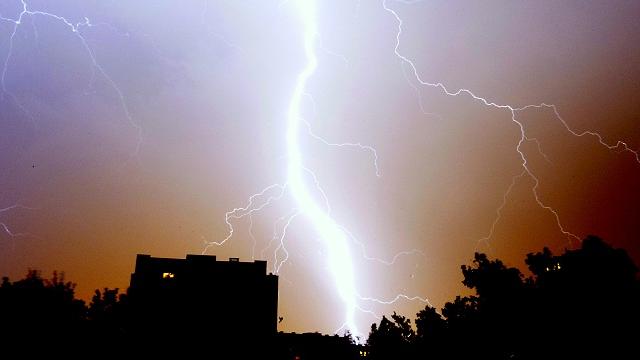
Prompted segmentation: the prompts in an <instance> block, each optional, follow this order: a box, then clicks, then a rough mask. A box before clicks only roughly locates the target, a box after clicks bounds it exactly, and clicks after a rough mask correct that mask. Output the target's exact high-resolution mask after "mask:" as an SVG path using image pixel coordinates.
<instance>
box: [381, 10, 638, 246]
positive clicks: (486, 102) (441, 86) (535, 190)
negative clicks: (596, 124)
mask: <svg viewBox="0 0 640 360" xmlns="http://www.w3.org/2000/svg"><path fill="white" fill-rule="evenodd" d="M382 7H383V8H384V10H385V11H387V12H389V13H390V14H392V15H393V17H394V18H395V20H396V22H397V24H398V27H397V29H398V31H397V32H396V44H395V47H394V53H395V55H396V56H397V57H398V58H399V59H400V60H401V61H402V63H403V64H406V65H408V66H410V68H411V72H412V73H413V77H414V78H415V80H416V81H418V82H419V83H420V84H421V85H423V86H429V87H433V88H439V89H440V90H442V91H443V92H444V93H445V94H446V95H448V96H458V95H462V94H466V95H468V96H470V97H471V98H473V99H474V100H476V101H479V102H480V103H482V104H484V105H485V106H488V107H493V108H496V109H502V110H508V111H509V112H510V113H511V121H512V122H513V123H515V124H516V125H517V126H518V127H519V128H520V140H519V141H518V145H517V146H516V151H517V152H518V154H519V155H520V158H521V159H522V168H523V169H524V172H526V173H527V175H529V177H530V178H531V179H532V180H533V181H534V186H533V187H532V192H533V195H534V198H535V200H536V202H537V203H538V205H539V206H540V207H541V208H543V209H545V210H547V211H549V212H550V213H551V214H552V215H553V217H554V218H555V220H556V225H557V226H558V228H559V229H560V232H562V233H563V234H564V235H565V236H567V237H568V238H573V239H576V240H579V237H578V236H577V235H575V234H573V233H571V232H569V231H568V230H566V229H565V228H564V226H563V225H562V223H561V221H560V216H559V214H558V212H557V211H556V210H555V209H554V208H552V207H550V206H549V205H546V204H545V203H544V202H543V201H542V200H541V199H540V196H539V194H538V187H539V185H540V181H539V179H538V177H537V176H535V175H534V173H533V172H532V171H531V169H530V168H529V167H528V161H527V158H526V156H525V154H524V152H523V151H522V149H521V147H522V144H523V142H524V141H526V140H527V139H528V138H527V136H526V133H525V130H524V125H523V124H522V122H520V121H519V120H518V119H517V118H516V112H518V111H523V110H526V109H529V108H542V107H546V108H551V109H553V111H554V113H555V115H556V117H557V119H558V120H560V122H561V123H562V124H563V126H564V127H565V129H566V130H567V131H568V132H569V133H571V134H572V135H574V136H577V137H582V136H586V135H590V136H594V137H596V138H597V139H598V142H599V143H600V144H601V145H603V146H605V147H606V148H607V149H609V150H613V149H620V148H622V149H623V151H627V152H630V153H632V154H633V155H634V156H635V158H636V162H638V163H640V155H639V153H638V151H636V150H633V149H631V148H630V147H629V146H628V145H627V143H625V142H624V141H618V142H616V144H615V145H611V144H608V143H606V142H605V141H604V139H603V137H602V136H601V135H600V134H598V133H596V132H593V131H583V132H576V131H575V130H573V129H572V128H571V127H570V126H569V124H567V122H566V121H565V120H564V119H563V118H562V117H561V116H560V114H559V112H558V110H557V107H556V106H555V105H552V104H546V103H541V104H539V105H526V106H523V107H520V108H517V107H513V106H511V105H502V104H497V103H495V102H493V101H490V100H487V99H486V98H483V97H480V96H478V95H476V94H475V93H473V92H472V91H471V90H468V89H464V88H461V89H458V90H456V91H450V90H449V89H447V87H446V86H445V85H444V84H442V83H441V82H437V83H431V82H428V81H424V80H423V79H422V78H421V76H420V74H419V73H418V70H417V68H416V66H415V64H414V63H413V61H412V60H411V59H409V58H407V57H406V56H404V55H402V54H401V53H400V50H399V49H400V38H401V36H402V25H403V21H402V18H400V16H399V15H398V13H397V12H396V11H395V10H393V9H391V8H389V7H388V6H387V0H382ZM543 156H544V154H543ZM545 157H546V156H545Z"/></svg>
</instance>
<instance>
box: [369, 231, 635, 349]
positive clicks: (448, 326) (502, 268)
mask: <svg viewBox="0 0 640 360" xmlns="http://www.w3.org/2000/svg"><path fill="white" fill-rule="evenodd" d="M525 263H526V264H527V266H528V268H529V271H530V272H531V276H529V277H527V278H525V277H524V276H523V274H522V273H521V272H520V270H518V269H517V268H513V267H507V266H506V265H505V264H504V263H503V262H502V261H500V260H497V259H495V260H491V259H489V258H488V257H487V255H485V254H480V253H476V254H475V256H474V260H473V262H472V264H471V265H463V266H462V267H461V269H462V274H463V276H464V280H463V281H462V283H463V284H464V285H465V286H467V287H468V288H470V289H472V290H474V291H475V293H476V295H474V296H465V297H460V296H458V297H456V298H455V300H453V301H452V302H448V303H446V304H445V305H444V307H443V308H442V311H441V314H438V312H436V309H435V308H433V307H430V306H426V307H425V309H424V310H421V311H420V312H418V314H417V315H416V329H417V333H416V336H415V337H411V338H409V339H408V342H409V343H410V345H411V344H412V345H414V347H413V348H412V349H413V350H414V351H415V356H416V357H420V358H424V357H433V358H445V359H449V358H450V359H458V358H476V359H541V358H582V357H584V358H587V357H588V358H593V357H600V358H607V359H618V358H628V356H629V354H638V353H639V352H638V346H637V345H636V343H637V339H638V338H639V335H640V332H639V331H638V325H639V324H640V281H638V268H637V267H636V266H635V265H634V263H633V261H632V260H631V258H630V257H629V256H628V255H627V253H626V251H624V250H622V249H615V248H613V247H611V246H610V245H608V244H606V243H605V242H604V241H602V240H601V239H600V238H598V237H595V236H588V237H587V238H585V239H584V240H583V242H582V244H581V247H580V248H579V249H575V250H566V251H565V252H564V253H563V254H562V255H559V256H555V255H553V254H552V252H551V251H550V250H549V249H548V248H544V249H543V250H542V252H539V253H532V254H528V255H527V257H526V260H525ZM398 328H399V326H398V325H397V324H396V323H395V322H391V321H389V320H388V319H387V318H386V317H383V319H382V321H381V322H380V325H379V326H377V325H376V324H374V325H373V326H372V329H371V333H370V341H369V346H370V347H371V353H372V355H373V356H375V357H376V358H381V359H382V358H384V359H393V358H399V356H398V355H399V354H401V352H402V351H404V350H402V349H406V348H411V347H410V346H408V345H407V343H406V342H401V341H399V340H398V339H399V338H401V337H400V336H399V335H398V334H399V330H398ZM393 348H395V349H398V351H396V352H394V351H393Z"/></svg>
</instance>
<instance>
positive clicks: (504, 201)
mask: <svg viewBox="0 0 640 360" xmlns="http://www.w3.org/2000/svg"><path fill="white" fill-rule="evenodd" d="M525 174H526V171H523V172H521V173H520V174H518V175H516V176H514V177H513V178H512V179H511V185H509V187H508V188H507V190H506V191H505V192H504V194H503V195H502V203H501V204H500V206H499V207H498V209H496V217H495V219H494V220H493V223H492V224H491V228H490V229H489V233H488V234H487V235H486V236H485V237H483V238H481V239H478V244H480V243H482V242H484V243H485V244H487V245H489V240H491V238H492V237H493V233H494V231H495V229H496V225H498V222H500V219H501V218H502V209H503V208H504V207H505V205H507V198H508V197H509V194H511V191H512V190H513V188H514V187H515V185H516V182H517V180H518V179H521V178H522V177H523V176H524V175H525Z"/></svg>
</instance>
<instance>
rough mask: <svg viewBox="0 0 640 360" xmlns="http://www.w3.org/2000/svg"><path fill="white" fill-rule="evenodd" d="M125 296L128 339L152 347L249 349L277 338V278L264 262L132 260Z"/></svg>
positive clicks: (211, 258) (198, 258)
mask: <svg viewBox="0 0 640 360" xmlns="http://www.w3.org/2000/svg"><path fill="white" fill-rule="evenodd" d="M129 295H130V301H131V305H132V310H133V311H132V313H133V314H134V316H135V317H134V320H133V329H134V333H135V334H134V335H135V336H137V337H139V340H140V341H145V340H146V341H152V342H155V344H154V346H156V345H158V344H159V345H160V346H162V345H163V343H169V344H170V343H171V342H172V341H178V342H179V343H180V344H181V345H184V344H192V343H193V344H195V343H199V345H200V346H202V345H203V343H202V341H203V340H206V344H212V343H214V344H217V346H220V345H225V344H229V343H237V342H239V341H243V342H245V343H247V341H249V343H251V342H256V341H266V340H265V339H268V338H270V337H272V336H274V335H275V334H276V333H277V316H278V277H277V276H276V275H272V274H267V263H266V261H253V262H240V261H239V259H238V258H230V259H229V261H217V260H216V257H215V256H205V255H187V257H186V259H169V258H155V257H151V256H149V255H138V256H137V258H136V268H135V272H134V273H133V274H131V286H130V289H129Z"/></svg>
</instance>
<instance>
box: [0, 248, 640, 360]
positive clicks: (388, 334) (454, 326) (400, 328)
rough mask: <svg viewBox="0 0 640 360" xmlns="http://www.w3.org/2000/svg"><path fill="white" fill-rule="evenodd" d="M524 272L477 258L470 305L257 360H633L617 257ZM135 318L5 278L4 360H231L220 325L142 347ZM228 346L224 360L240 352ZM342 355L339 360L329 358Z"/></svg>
mask: <svg viewBox="0 0 640 360" xmlns="http://www.w3.org/2000/svg"><path fill="white" fill-rule="evenodd" d="M525 262H526V264H527V266H528V268H529V272H530V275H529V276H524V275H523V274H522V272H521V271H520V270H518V269H516V268H512V267H507V266H506V265H505V264H504V263H503V262H501V261H500V260H497V259H490V258H489V257H487V256H486V255H485V254H480V253H476V254H475V258H474V260H473V263H472V264H471V265H463V266H462V274H463V276H464V280H463V284H464V285H465V286H467V287H469V288H470V289H472V290H474V291H475V295H473V296H464V297H460V296H458V297H456V298H455V299H454V300H453V301H451V302H448V303H446V304H445V305H444V307H443V308H442V309H435V308H433V307H430V306H427V307H425V308H424V309H423V310H421V311H420V312H418V313H417V314H416V317H415V319H413V321H412V320H411V319H408V318H406V317H404V316H401V315H398V314H395V313H394V314H393V315H391V316H390V317H383V318H382V320H381V321H380V322H379V323H375V324H373V325H372V327H371V331H370V334H369V338H368V340H367V344H366V347H365V348H362V347H356V346H355V345H354V346H353V347H349V346H346V345H345V344H343V342H344V341H343V340H340V339H338V340H339V341H338V340H335V339H329V340H327V339H328V338H323V337H317V336H316V337H312V336H296V335H295V334H280V335H278V336H277V337H275V338H270V339H266V340H265V343H266V345H264V344H263V346H264V349H267V350H269V351H270V353H269V355H264V356H262V358H274V359H275V358H277V359H294V358H296V356H297V357H299V358H300V359H304V358H309V359H313V358H318V356H315V357H314V354H316V355H319V354H320V353H322V354H324V355H322V356H321V357H325V358H333V359H353V358H357V357H359V355H358V354H359V353H360V351H362V354H363V356H364V354H366V357H367V358H370V359H374V360H376V359H470V358H473V359H560V358H562V359H579V358H602V359H621V358H629V359H635V358H638V356H639V355H640V347H639V345H638V344H639V341H638V340H639V339H640V330H639V329H640V281H639V279H638V268H637V267H636V266H635V265H634V263H633V262H632V260H631V259H630V257H629V256H628V255H627V253H626V252H625V251H624V250H622V249H615V248H613V247H611V246H609V245H607V244H606V243H604V242H603V241H602V240H601V239H599V238H597V237H588V238H586V239H584V240H583V242H582V245H581V247H580V248H579V249H576V250H567V251H565V252H564V253H563V254H561V255H554V254H552V253H551V251H549V249H547V248H545V249H544V250H543V251H542V252H539V253H532V254H529V255H527V257H526V260H525ZM201 305H202V304H194V306H201ZM132 308H133V307H132V306H131V301H130V297H129V296H128V295H127V294H126V293H120V292H119V291H118V289H102V290H96V291H95V294H94V296H93V298H92V299H91V301H90V302H89V303H88V304H87V303H85V302H84V301H82V300H79V299H77V298H76V297H75V285H74V284H73V283H71V282H69V281H66V280H65V279H64V276H63V275H62V274H59V273H56V272H54V273H53V275H52V276H51V277H50V278H43V277H42V275H41V274H40V273H39V272H37V271H33V270H30V271H29V272H28V273H27V276H26V277H25V278H24V279H21V280H17V281H13V282H12V281H10V279H8V278H6V277H5V278H3V279H2V284H1V285H0V344H2V350H0V358H3V357H5V356H8V355H11V354H18V355H20V356H18V357H17V358H31V357H37V356H44V355H47V356H55V357H56V358H58V357H62V358H65V357H66V358H70V357H72V358H87V357H90V356H94V355H95V356H99V357H106V356H116V355H120V354H123V353H126V354H129V355H137V356H138V357H144V358H147V357H151V356H152V355H154V356H156V355H159V356H160V357H163V356H168V355H169V354H168V353H166V352H164V350H163V349H166V348H172V349H174V350H176V349H184V348H185V347H193V348H195V349H198V350H197V351H194V352H192V354H200V352H202V354H207V356H208V357H212V358H232V357H233V356H232V354H226V353H223V352H221V351H220V346H221V345H220V344H219V343H220V339H213V338H212V339H209V337H208V336H207V334H210V333H211V330H212V328H211V327H215V326H216V324H208V323H207V324H200V323H198V319H193V324H194V327H193V329H185V328H181V329H173V328H171V327H168V328H167V331H166V334H164V333H163V334H161V336H158V337H156V335H154V338H152V339H148V338H145V336H146V335H145V333H141V332H140V331H136V327H135V323H134V322H133V319H135V318H136V317H135V315H136V314H133V313H132V310H131V309H132ZM208 310H209V311H215V309H208ZM203 311H207V310H203ZM193 333H198V334H200V336H199V337H198V339H199V340H197V341H196V344H190V345H189V346H183V344H184V343H180V341H179V340H177V339H180V336H181V335H182V336H183V337H184V335H185V334H193ZM229 336H230V337H232V338H236V339H238V340H237V343H238V344H241V345H242V346H243V347H244V348H245V349H247V348H248V349H253V351H254V352H255V353H260V354H266V352H265V351H262V350H261V349H262V348H263V347H257V346H256V344H245V342H247V341H248V340H247V338H246V337H244V336H243V334H229ZM316 338H320V339H321V340H317V339H316ZM143 340H144V341H143ZM216 341H217V343H216ZM336 341H337V342H336ZM334 342H335V344H334ZM347 343H348V341H347ZM171 344H173V345H175V346H171ZM216 344H217V345H216ZM327 344H329V345H331V344H333V345H331V346H329V345H327ZM336 344H337V345H336ZM227 345H228V346H227V350H229V349H231V350H233V349H236V348H237V346H240V345H234V344H231V343H229V344H227ZM231 345H233V346H231ZM334 345H335V346H334ZM338 345H339V346H338ZM343 345H344V346H343ZM338 348H339V349H341V350H340V351H337V350H336V352H339V353H336V354H334V355H332V356H328V357H327V356H325V355H326V352H327V351H329V350H330V349H338ZM131 349H134V350H133V352H131ZM320 350H322V351H324V352H322V351H320ZM302 354H304V356H301V355H302ZM236 355H237V354H236ZM12 357H15V356H12ZM178 357H185V353H182V355H181V356H178ZM186 357H188V356H186Z"/></svg>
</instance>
